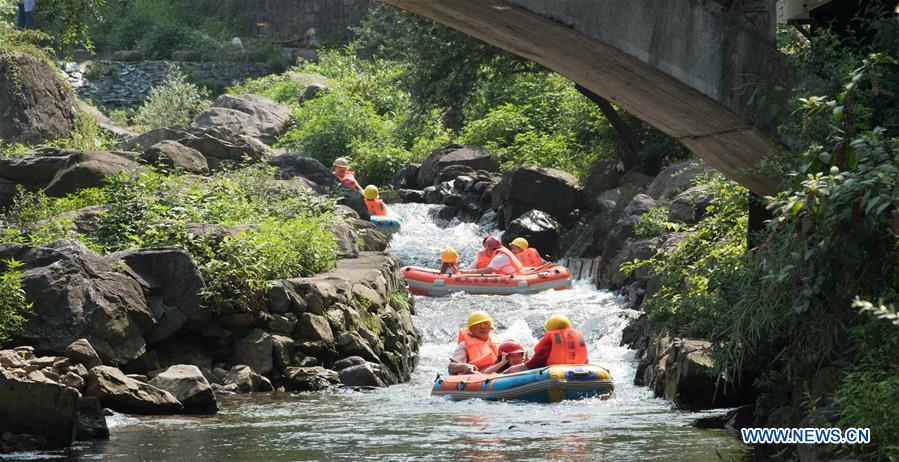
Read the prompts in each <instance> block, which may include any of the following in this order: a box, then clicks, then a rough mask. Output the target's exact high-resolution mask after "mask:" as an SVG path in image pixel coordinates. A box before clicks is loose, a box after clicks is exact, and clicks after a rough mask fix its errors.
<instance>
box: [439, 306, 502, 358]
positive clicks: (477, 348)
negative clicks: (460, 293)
mask: <svg viewBox="0 0 899 462" xmlns="http://www.w3.org/2000/svg"><path fill="white" fill-rule="evenodd" d="M466 326H467V327H465V328H464V329H460V330H459V336H458V337H457V338H456V350H455V351H453V355H452V356H451V357H450V364H449V367H448V368H447V370H448V371H449V373H450V374H473V373H476V372H480V371H481V370H483V369H487V368H489V367H490V366H493V365H494V364H496V362H497V360H498V359H499V357H500V354H499V346H500V343H499V341H497V340H496V337H495V336H494V335H493V318H491V317H490V315H489V314H487V312H486V311H482V310H475V311H472V312H471V314H469V315H468V322H467V323H466Z"/></svg>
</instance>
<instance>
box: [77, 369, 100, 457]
mask: <svg viewBox="0 0 899 462" xmlns="http://www.w3.org/2000/svg"><path fill="white" fill-rule="evenodd" d="M70 374H71V373H70ZM75 439H77V440H78V441H86V440H99V439H109V427H107V426H106V414H105V413H104V412H103V406H102V405H101V404H100V400H99V399H97V398H95V397H93V396H83V397H81V399H79V400H78V430H77V432H76V433H75Z"/></svg>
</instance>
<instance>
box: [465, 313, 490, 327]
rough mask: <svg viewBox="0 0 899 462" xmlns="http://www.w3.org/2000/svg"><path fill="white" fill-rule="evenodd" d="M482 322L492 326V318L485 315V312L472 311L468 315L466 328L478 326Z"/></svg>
mask: <svg viewBox="0 0 899 462" xmlns="http://www.w3.org/2000/svg"><path fill="white" fill-rule="evenodd" d="M482 322H489V323H490V325H491V326H492V325H493V318H491V317H490V315H489V314H487V312H486V311H483V310H475V311H472V312H471V314H469V315H468V325H467V327H471V326H473V325H475V324H480V323H482Z"/></svg>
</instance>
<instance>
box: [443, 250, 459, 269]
mask: <svg viewBox="0 0 899 462" xmlns="http://www.w3.org/2000/svg"><path fill="white" fill-rule="evenodd" d="M458 262H459V252H456V249H454V248H452V247H446V248H445V249H443V251H442V252H440V274H456V273H458V272H459V268H457V267H456V264H457V263H458Z"/></svg>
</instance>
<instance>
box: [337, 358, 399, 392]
mask: <svg viewBox="0 0 899 462" xmlns="http://www.w3.org/2000/svg"><path fill="white" fill-rule="evenodd" d="M380 369H381V366H380V365H379V364H373V363H369V362H365V363H363V364H356V365H353V366H349V367H346V368H343V369H341V370H340V372H339V373H338V377H339V378H340V383H342V384H344V385H346V386H348V387H385V386H387V384H385V383H384V381H383V380H381V378H380V377H379V372H380Z"/></svg>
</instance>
